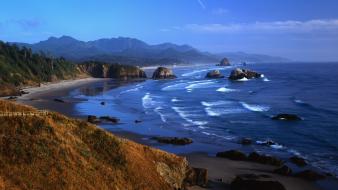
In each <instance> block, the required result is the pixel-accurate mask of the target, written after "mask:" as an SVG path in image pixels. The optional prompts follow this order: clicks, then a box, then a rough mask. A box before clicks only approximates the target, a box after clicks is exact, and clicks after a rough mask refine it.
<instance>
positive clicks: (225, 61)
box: [216, 57, 230, 66]
mask: <svg viewBox="0 0 338 190" xmlns="http://www.w3.org/2000/svg"><path fill="white" fill-rule="evenodd" d="M216 66H230V61H229V59H228V58H226V57H225V58H223V59H222V60H221V61H220V63H219V64H217V65H216Z"/></svg>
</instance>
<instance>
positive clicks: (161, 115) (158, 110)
mask: <svg viewBox="0 0 338 190" xmlns="http://www.w3.org/2000/svg"><path fill="white" fill-rule="evenodd" d="M161 110H163V108H162V107H161V106H159V107H157V108H155V109H154V112H155V113H157V114H158V115H159V116H160V117H161V120H162V121H163V122H167V119H166V118H165V117H164V114H162V113H161Z"/></svg>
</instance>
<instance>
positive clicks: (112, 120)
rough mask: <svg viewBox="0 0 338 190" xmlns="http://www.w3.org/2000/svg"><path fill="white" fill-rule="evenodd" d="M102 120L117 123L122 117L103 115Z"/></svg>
mask: <svg viewBox="0 0 338 190" xmlns="http://www.w3.org/2000/svg"><path fill="white" fill-rule="evenodd" d="M100 120H104V121H109V122H112V123H113V124H116V123H118V122H119V121H120V119H118V118H116V117H110V116H101V117H100Z"/></svg>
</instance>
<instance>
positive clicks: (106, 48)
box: [15, 36, 286, 66]
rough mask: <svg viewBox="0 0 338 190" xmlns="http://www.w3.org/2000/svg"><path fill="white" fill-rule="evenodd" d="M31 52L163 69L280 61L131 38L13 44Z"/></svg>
mask: <svg viewBox="0 0 338 190" xmlns="http://www.w3.org/2000/svg"><path fill="white" fill-rule="evenodd" d="M15 44H17V45H19V46H25V47H29V48H31V49H32V50H33V51H34V52H41V51H42V52H44V53H45V54H47V55H52V56H57V57H60V56H62V57H64V58H67V59H69V60H72V61H77V62H80V61H103V62H108V63H116V62H118V63H122V64H132V65H142V66H143V65H163V64H174V63H175V64H181V63H216V62H218V61H219V60H220V59H222V58H223V57H228V58H229V59H230V60H231V61H236V62H237V61H252V62H280V61H281V60H284V61H285V60H286V59H284V58H277V57H271V56H267V55H253V54H246V53H224V54H212V53H208V52H201V51H199V50H197V49H195V48H193V47H191V46H189V45H177V44H173V43H162V44H157V45H149V44H147V43H145V42H143V41H141V40H138V39H134V38H126V37H118V38H109V39H108V38H104V39H99V40H94V41H88V42H84V41H80V40H77V39H74V38H72V37H69V36H62V37H59V38H56V37H50V38H48V39H47V40H45V41H41V42H38V43H35V44H27V43H15Z"/></svg>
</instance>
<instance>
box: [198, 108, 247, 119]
mask: <svg viewBox="0 0 338 190" xmlns="http://www.w3.org/2000/svg"><path fill="white" fill-rule="evenodd" d="M204 110H205V112H206V113H207V114H208V115H209V116H213V117H215V116H221V115H227V114H238V113H243V112H245V110H243V109H241V108H217V107H206V108H204Z"/></svg>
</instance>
